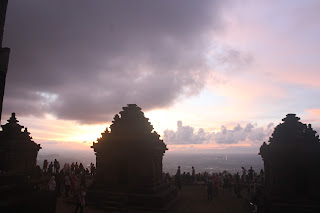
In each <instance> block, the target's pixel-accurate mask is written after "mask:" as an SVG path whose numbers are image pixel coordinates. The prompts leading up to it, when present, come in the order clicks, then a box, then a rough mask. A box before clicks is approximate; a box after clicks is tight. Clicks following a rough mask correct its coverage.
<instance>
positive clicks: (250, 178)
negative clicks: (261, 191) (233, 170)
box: [248, 167, 253, 182]
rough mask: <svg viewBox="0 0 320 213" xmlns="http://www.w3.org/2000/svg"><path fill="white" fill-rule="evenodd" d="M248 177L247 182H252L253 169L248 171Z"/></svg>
mask: <svg viewBox="0 0 320 213" xmlns="http://www.w3.org/2000/svg"><path fill="white" fill-rule="evenodd" d="M248 175H249V181H250V182H253V169H252V167H250V169H249V170H248Z"/></svg>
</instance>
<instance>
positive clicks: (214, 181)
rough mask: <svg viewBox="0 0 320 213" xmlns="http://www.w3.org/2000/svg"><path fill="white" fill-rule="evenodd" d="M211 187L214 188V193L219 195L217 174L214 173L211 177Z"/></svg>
mask: <svg viewBox="0 0 320 213" xmlns="http://www.w3.org/2000/svg"><path fill="white" fill-rule="evenodd" d="M213 189H214V195H215V196H218V195H219V178H218V176H217V175H215V176H214V179H213Z"/></svg>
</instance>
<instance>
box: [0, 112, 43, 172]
mask: <svg viewBox="0 0 320 213" xmlns="http://www.w3.org/2000/svg"><path fill="white" fill-rule="evenodd" d="M18 122H19V121H18V120H17V119H16V117H15V113H12V115H11V118H10V119H9V120H8V123H7V124H5V125H1V127H2V131H0V170H1V171H5V172H9V173H25V174H27V173H31V172H32V171H33V170H34V168H35V167H36V163H37V155H38V151H39V150H40V149H41V147H40V144H36V143H35V142H34V141H32V137H30V133H29V132H28V130H27V128H25V129H24V131H21V129H23V128H24V127H23V126H21V125H19V124H18Z"/></svg>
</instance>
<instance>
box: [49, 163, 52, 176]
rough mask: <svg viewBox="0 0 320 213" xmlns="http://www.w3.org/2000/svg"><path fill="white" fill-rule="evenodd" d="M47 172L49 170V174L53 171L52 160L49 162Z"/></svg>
mask: <svg viewBox="0 0 320 213" xmlns="http://www.w3.org/2000/svg"><path fill="white" fill-rule="evenodd" d="M48 172H49V173H50V174H52V173H53V164H52V162H51V163H50V164H49V167H48Z"/></svg>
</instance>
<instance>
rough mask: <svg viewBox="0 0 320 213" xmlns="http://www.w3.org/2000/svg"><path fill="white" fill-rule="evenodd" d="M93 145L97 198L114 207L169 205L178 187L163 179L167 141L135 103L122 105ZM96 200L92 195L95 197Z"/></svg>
mask: <svg viewBox="0 0 320 213" xmlns="http://www.w3.org/2000/svg"><path fill="white" fill-rule="evenodd" d="M110 130H111V131H110V132H109V131H108V128H107V129H106V131H105V132H104V133H102V137H101V138H99V139H98V140H97V141H98V142H97V143H93V146H92V148H93V149H94V151H95V153H96V164H97V171H96V177H95V182H94V185H93V187H92V189H91V191H92V193H91V194H92V195H91V196H92V198H94V200H95V202H101V203H104V204H103V205H105V206H108V207H109V208H110V207H114V208H115V209H121V208H128V209H144V210H146V209H166V208H168V206H169V204H170V203H171V202H172V201H173V200H174V198H175V196H176V194H177V191H176V188H172V187H170V186H169V185H168V184H167V183H165V182H164V180H163V176H162V158H163V154H164V153H165V151H166V150H167V147H166V145H165V143H164V142H163V141H162V140H160V139H159V137H160V136H159V135H158V134H157V133H156V132H155V131H152V130H153V126H152V125H151V124H150V122H149V121H148V119H147V118H145V116H144V113H143V112H142V111H141V108H139V107H138V106H137V105H136V104H128V106H127V107H123V111H121V112H120V116H119V115H118V114H116V115H115V116H114V120H113V121H112V125H111V126H110ZM92 200H93V199H92Z"/></svg>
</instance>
